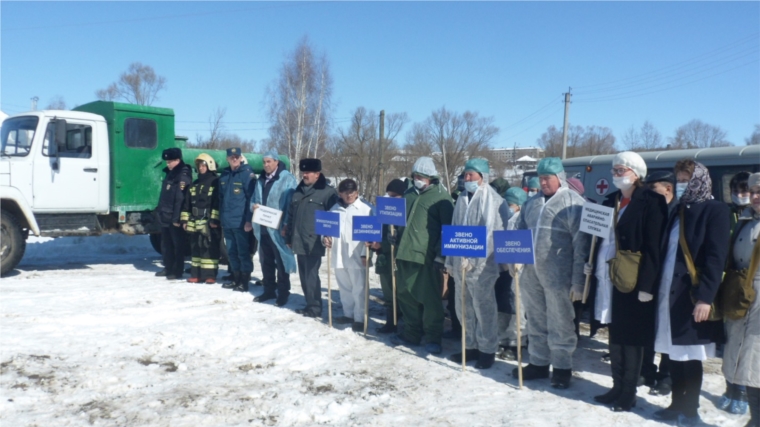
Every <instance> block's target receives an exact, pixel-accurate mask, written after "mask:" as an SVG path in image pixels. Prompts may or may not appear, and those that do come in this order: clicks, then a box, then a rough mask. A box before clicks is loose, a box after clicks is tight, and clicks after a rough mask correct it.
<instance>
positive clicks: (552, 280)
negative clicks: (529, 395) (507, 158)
mask: <svg viewBox="0 0 760 427" xmlns="http://www.w3.org/2000/svg"><path fill="white" fill-rule="evenodd" d="M537 172H538V176H539V182H540V185H541V191H540V192H539V193H538V194H537V195H535V196H533V197H531V198H530V199H529V200H528V201H527V202H525V204H524V205H523V208H522V212H521V215H520V219H519V220H518V222H517V229H519V230H522V229H528V230H532V231H533V247H534V255H535V264H533V265H526V266H525V267H524V268H523V271H522V273H521V276H520V286H521V287H522V289H521V296H523V297H524V300H525V312H526V314H527V316H528V354H529V355H530V364H528V366H526V367H525V369H523V379H524V380H534V379H540V378H548V377H549V365H552V367H553V370H552V378H551V384H552V387H554V388H559V389H565V388H568V387H569V386H570V378H571V377H572V368H573V352H574V351H575V346H576V344H577V342H578V338H577V336H576V335H575V324H574V323H573V319H574V318H575V310H574V309H573V301H578V300H580V299H582V297H583V287H584V284H585V276H584V274H583V265H584V264H585V263H586V260H588V255H589V249H590V248H589V246H590V241H591V236H590V235H589V234H586V233H582V232H581V231H580V230H579V228H580V224H581V214H582V211H583V204H584V203H585V200H584V199H583V197H581V196H580V195H579V194H578V193H576V192H575V191H572V190H570V189H569V188H568V187H567V182H566V181H565V170H564V168H563V166H562V161H561V160H560V159H559V158H557V157H547V158H544V159H542V160H541V161H540V162H539V164H538V170H537ZM512 374H513V375H514V376H515V377H517V375H518V372H517V368H515V369H514V370H513V372H512Z"/></svg>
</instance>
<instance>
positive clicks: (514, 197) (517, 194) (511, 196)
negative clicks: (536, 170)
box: [504, 187, 528, 206]
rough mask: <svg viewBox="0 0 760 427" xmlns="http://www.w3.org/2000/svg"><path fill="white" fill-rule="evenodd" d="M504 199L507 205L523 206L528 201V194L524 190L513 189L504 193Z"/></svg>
mask: <svg viewBox="0 0 760 427" xmlns="http://www.w3.org/2000/svg"><path fill="white" fill-rule="evenodd" d="M504 198H505V199H507V204H510V205H517V206H522V204H523V203H525V201H526V200H528V193H526V192H525V190H523V189H522V188H518V187H511V188H510V189H509V190H507V192H506V193H504Z"/></svg>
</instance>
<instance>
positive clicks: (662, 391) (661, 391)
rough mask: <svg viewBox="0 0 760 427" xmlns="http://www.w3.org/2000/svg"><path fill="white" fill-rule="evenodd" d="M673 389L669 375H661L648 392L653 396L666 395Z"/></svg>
mask: <svg viewBox="0 0 760 427" xmlns="http://www.w3.org/2000/svg"><path fill="white" fill-rule="evenodd" d="M672 390H673V381H672V380H671V379H670V377H663V378H660V379H658V380H657V385H655V386H654V387H652V389H651V390H649V394H651V395H653V396H667V395H669V394H670V392H671V391H672Z"/></svg>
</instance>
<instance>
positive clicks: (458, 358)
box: [449, 348, 480, 363]
mask: <svg viewBox="0 0 760 427" xmlns="http://www.w3.org/2000/svg"><path fill="white" fill-rule="evenodd" d="M464 356H465V362H475V361H477V360H478V357H480V350H478V349H477V348H468V349H467V350H465V352H464ZM449 360H451V361H452V362H454V363H462V353H461V352H460V353H454V354H452V355H451V356H449Z"/></svg>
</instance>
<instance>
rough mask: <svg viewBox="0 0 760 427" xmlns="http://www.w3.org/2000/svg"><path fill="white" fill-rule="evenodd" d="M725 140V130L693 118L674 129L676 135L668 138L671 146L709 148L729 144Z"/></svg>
mask: <svg viewBox="0 0 760 427" xmlns="http://www.w3.org/2000/svg"><path fill="white" fill-rule="evenodd" d="M731 145H733V144H731V143H730V142H729V141H727V140H726V131H724V130H723V129H721V128H720V127H718V126H713V125H710V124H707V123H705V122H703V121H701V120H697V119H694V120H692V121H690V122H689V123H686V124H685V125H683V126H681V127H679V128H678V129H676V136H675V137H673V138H670V146H671V148H677V149H682V148H709V147H728V146H731Z"/></svg>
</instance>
